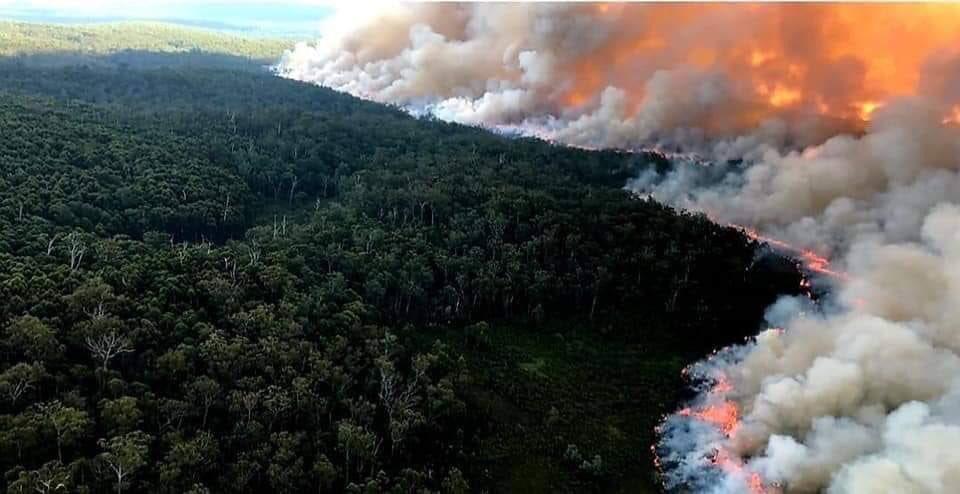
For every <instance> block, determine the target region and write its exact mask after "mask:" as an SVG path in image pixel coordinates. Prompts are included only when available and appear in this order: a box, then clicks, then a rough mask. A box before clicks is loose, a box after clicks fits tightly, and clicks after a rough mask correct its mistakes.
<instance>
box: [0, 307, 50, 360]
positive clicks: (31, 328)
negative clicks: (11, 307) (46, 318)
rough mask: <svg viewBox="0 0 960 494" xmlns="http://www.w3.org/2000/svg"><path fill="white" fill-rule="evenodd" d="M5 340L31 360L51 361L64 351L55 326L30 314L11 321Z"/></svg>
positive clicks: (10, 346)
mask: <svg viewBox="0 0 960 494" xmlns="http://www.w3.org/2000/svg"><path fill="white" fill-rule="evenodd" d="M3 342H4V344H5V345H6V346H7V347H9V348H10V349H12V350H14V351H16V352H20V353H22V355H23V356H24V357H26V358H27V359H30V360H31V361H40V362H49V361H52V360H54V359H56V358H58V357H59V356H60V355H61V354H62V353H63V345H61V344H60V342H59V341H57V337H56V332H55V331H54V330H53V328H51V327H50V326H47V325H46V324H44V322H43V321H41V320H40V319H38V318H36V317H33V316H29V315H28V316H22V317H19V318H17V319H14V320H13V321H11V323H10V325H9V326H8V327H7V331H6V338H4V340H3Z"/></svg>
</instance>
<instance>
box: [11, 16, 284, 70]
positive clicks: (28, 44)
mask: <svg viewBox="0 0 960 494" xmlns="http://www.w3.org/2000/svg"><path fill="white" fill-rule="evenodd" d="M290 45H291V41H290V40H281V39H270V38H256V37H242V36H236V35H230V34H225V33H218V32H213V31H208V30H203V29H191V28H186V27H181V26H175V25H171V24H164V23H155V22H118V23H109V24H87V25H75V26H69V25H56V24H35V23H27V22H10V21H0V56H24V55H38V54H43V55H81V56H108V55H114V54H118V53H123V52H130V51H134V52H152V53H166V54H182V53H194V54H196V53H203V54H216V55H229V56H233V57H242V58H247V59H250V60H254V61H258V62H267V63H272V62H274V61H276V60H277V59H278V58H279V57H280V55H281V54H282V53H283V50H285V49H286V48H288V47H289V46H290Z"/></svg>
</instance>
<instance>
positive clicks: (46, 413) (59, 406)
mask: <svg viewBox="0 0 960 494" xmlns="http://www.w3.org/2000/svg"><path fill="white" fill-rule="evenodd" d="M37 411H38V412H39V415H40V417H41V418H42V420H43V422H44V423H45V424H46V425H49V426H50V427H51V428H52V429H53V432H54V435H55V436H56V440H57V459H58V460H59V461H60V463H63V448H64V446H70V445H72V444H73V443H74V442H76V441H77V440H78V439H80V438H81V437H82V436H83V434H84V433H86V431H87V430H88V429H89V427H90V418H89V416H87V412H84V411H83V410H78V409H76V408H73V407H68V406H64V405H63V403H61V402H60V401H52V402H49V403H41V404H39V405H37Z"/></svg>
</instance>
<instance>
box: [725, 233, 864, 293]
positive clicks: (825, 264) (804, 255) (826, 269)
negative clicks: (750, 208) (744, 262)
mask: <svg viewBox="0 0 960 494" xmlns="http://www.w3.org/2000/svg"><path fill="white" fill-rule="evenodd" d="M730 226H731V227H733V228H736V229H738V230H740V231H742V232H743V234H744V235H746V236H748V237H750V238H752V239H753V240H756V241H758V242H763V243H765V244H767V245H770V246H771V247H773V248H774V249H777V250H781V251H784V252H786V253H788V254H790V255H793V256H796V257H797V260H799V261H800V262H801V263H802V264H803V267H804V268H805V269H807V270H809V271H811V272H813V273H816V274H821V275H824V276H828V277H830V278H833V279H836V280H839V281H844V280H846V279H847V273H844V272H843V271H837V270H835V269H833V268H832V267H830V260H829V259H827V258H826V257H824V256H821V255H819V254H817V253H816V252H814V251H812V250H809V249H801V248H799V247H795V246H793V245H790V244H788V243H786V242H784V241H782V240H777V239H775V238H772V237H767V236H764V235H762V234H760V233H759V232H757V231H756V230H754V229H752V228H747V227H743V226H740V225H730ZM805 282H806V283H809V281H805ZM801 283H804V282H801Z"/></svg>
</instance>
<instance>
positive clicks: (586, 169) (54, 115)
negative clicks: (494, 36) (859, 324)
mask: <svg viewBox="0 0 960 494" xmlns="http://www.w3.org/2000/svg"><path fill="white" fill-rule="evenodd" d="M135 31H136V29H135ZM145 32H149V30H147V31H145ZM124 46H126V45H124ZM145 48H153V47H150V46H145ZM82 60H85V59H82ZM148 65H149V64H148ZM0 128H2V129H3V135H4V139H3V140H0V162H2V163H3V166H2V167H0V273H2V274H0V331H2V334H0V471H3V472H6V475H5V476H4V480H3V481H2V487H5V488H7V489H8V490H10V489H13V488H20V487H23V488H25V489H26V488H34V489H35V488H36V487H35V486H37V485H39V484H37V482H40V479H54V480H57V481H58V482H62V483H64V484H65V485H66V484H68V485H70V486H71V487H70V488H71V489H76V490H78V491H86V492H107V491H116V492H124V491H129V490H131V489H136V490H142V491H146V492H208V491H209V492H228V491H229V492H265V491H269V492H302V491H307V490H310V491H313V490H332V491H355V492H418V491H429V492H437V491H446V492H465V491H467V490H471V489H473V490H479V489H498V488H502V487H503V486H504V485H505V482H504V478H508V477H510V476H511V475H513V474H514V473H511V472H512V471H511V470H509V469H507V468H505V467H504V465H503V461H505V460H504V459H507V458H508V459H512V460H516V459H519V458H524V457H525V458H526V459H527V460H529V461H535V462H536V461H539V462H540V463H539V464H538V465H540V467H538V468H540V470H539V471H538V472H537V474H536V475H526V477H527V478H530V479H533V478H537V479H544V483H543V484H542V485H541V487H542V486H546V488H547V489H551V488H556V490H563V489H567V490H571V489H573V490H577V489H579V490H580V491H589V490H591V489H593V490H597V489H603V488H609V487H611V486H614V485H623V482H625V481H626V480H625V479H626V477H627V476H626V475H625V474H624V472H625V471H626V470H628V469H636V468H638V467H637V465H638V464H639V465H649V464H650V463H649V462H645V460H644V461H639V462H638V460H637V455H634V456H632V457H630V458H631V459H630V461H627V460H626V459H625V458H626V457H625V456H624V455H623V454H617V453H616V452H615V451H614V450H613V448H615V447H630V448H639V449H641V450H643V451H646V447H647V446H648V445H649V444H650V443H651V442H652V437H651V434H652V432H651V430H652V422H653V421H655V417H654V415H655V414H659V413H662V412H663V411H665V410H666V409H668V408H669V407H670V406H671V405H672V404H673V403H674V402H675V400H676V398H677V396H676V392H677V389H679V386H680V383H679V382H678V381H679V377H678V374H679V369H680V367H681V366H682V365H683V362H685V361H687V360H689V359H692V358H694V357H696V356H698V355H700V354H702V353H704V352H706V351H707V350H708V349H710V348H712V347H713V346H715V345H718V344H726V343H729V342H731V341H736V340H738V339H741V338H743V337H744V336H745V335H747V334H749V333H750V332H751V331H752V330H753V329H754V327H755V325H756V324H757V322H758V320H759V317H760V314H761V311H762V309H763V307H765V306H766V305H767V304H768V303H769V302H770V301H771V300H772V298H773V297H774V296H776V294H777V293H779V292H783V291H789V290H795V289H796V287H797V286H798V285H799V283H798V281H799V280H798V277H797V276H798V275H797V273H796V272H795V270H794V269H793V266H792V265H791V264H789V263H784V262H783V261H776V260H773V261H770V260H765V259H762V258H758V254H757V246H756V244H755V243H754V242H752V241H750V240H749V239H746V238H744V237H743V236H742V235H741V234H740V233H739V232H737V231H735V230H733V229H730V228H724V227H719V226H717V225H715V224H713V223H711V222H710V221H708V220H707V219H706V218H705V217H703V216H698V215H690V214H686V213H681V212H678V211H675V210H673V209H671V208H668V207H666V206H664V205H661V204H658V203H656V202H653V201H649V200H644V199H639V198H636V197H633V196H632V195H631V194H629V193H628V192H626V191H624V190H622V189H621V187H622V184H623V183H624V182H625V180H626V179H627V178H628V177H630V176H633V175H634V174H636V173H638V172H639V171H640V170H641V169H643V168H644V167H648V166H662V163H659V162H658V161H657V158H656V157H655V156H652V155H646V154H643V153H636V154H630V153H620V152H592V151H585V150H576V149H568V148H563V147H559V146H554V145H551V144H549V143H545V142H541V141H537V140H533V139H508V138H505V137H502V136H497V135H493V134H490V133H487V132H484V131H482V130H479V129H474V128H469V127H463V126H458V125H451V124H445V123H441V122H436V121H432V120H427V119H415V118H412V117H409V116H407V115H405V114H404V113H402V112H400V111H397V110H395V109H390V108H385V107H382V106H379V105H375V104H372V103H367V102H362V101H358V100H356V99H353V98H350V97H348V96H344V95H341V94H336V93H333V92H331V91H327V90H325V89H321V88H316V87H313V86H307V85H303V84H299V83H295V82H291V81H287V80H282V79H278V78H275V77H273V76H271V75H269V74H264V73H257V72H250V71H237V70H224V69H222V68H185V67H182V66H176V65H175V64H174V65H173V66H171V65H170V64H166V63H159V64H157V65H154V66H150V67H147V68H144V67H119V66H116V65H115V64H100V63H86V64H83V65H68V66H37V65H35V64H32V63H29V61H25V60H24V59H23V58H21V59H19V60H6V61H0ZM565 319H566V320H571V321H576V322H577V325H578V326H579V327H580V329H579V330H580V331H581V332H582V333H584V334H586V335H589V338H591V339H590V340H589V341H590V344H584V345H583V346H576V345H577V343H576V341H578V340H577V339H574V340H572V341H570V342H569V345H568V344H567V342H566V341H563V342H562V344H561V343H557V346H555V347H552V346H551V347H544V346H540V345H539V344H532V343H530V339H531V338H532V339H535V340H537V341H538V339H539V338H553V336H548V335H545V334H544V332H545V331H550V330H551V329H550V328H554V327H555V326H556V323H555V321H558V320H565ZM611 321H630V322H631V324H612V323H611ZM503 328H510V332H509V333H507V334H505V333H504V331H503ZM567 329H569V328H567ZM567 329H564V331H563V332H562V333H564V334H565V333H566V332H567ZM511 339H512V340H513V343H511V341H512V340H511ZM551 341H553V340H551ZM611 341H616V342H618V343H616V344H612V343H610V342H611ZM571 345H572V346H571ZM616 345H628V346H629V347H630V348H635V347H636V346H637V345H646V346H647V347H648V348H650V349H651V350H647V351H644V352H639V351H638V353H629V354H627V355H623V354H619V353H615V347H616ZM518 347H519V349H518ZM591 348H594V349H596V348H603V349H604V352H612V353H610V355H614V354H616V355H621V356H622V357H623V359H622V360H617V362H618V363H619V364H623V363H624V362H628V363H630V365H629V366H627V365H618V366H613V365H609V366H608V365H607V364H606V363H609V362H610V360H607V359H612V358H613V357H610V355H607V354H605V353H603V352H599V351H589V350H590V349H591ZM544 349H546V350H544ZM652 349H655V351H654V350H652ZM634 357H638V358H637V359H636V360H630V359H633V358H634ZM612 368H623V369H631V370H629V371H625V373H624V374H620V375H619V376H620V377H618V378H616V379H614V378H613V377H611V376H612V375H613V374H611V373H610V372H611V371H610V369H612ZM565 382H570V383H575V385H570V386H568V385H565V384H563V383H565ZM592 382H600V383H601V384H600V385H598V386H597V387H590V386H589V384H590V383H592ZM604 383H606V384H604ZM624 393H626V394H631V395H634V396H638V397H642V399H640V398H636V399H628V398H623V399H621V398H618V397H622V395H623V394H624ZM632 407H636V408H638V409H640V408H642V407H648V408H645V409H643V410H644V411H642V412H637V413H632V412H624V410H625V409H630V408H632ZM589 417H595V418H597V417H600V418H603V420H605V423H604V424H602V425H601V424H599V423H598V422H597V421H595V420H593V419H589V420H587V419H586V418H589ZM514 419H516V420H514ZM580 419H583V420H584V422H583V423H585V424H587V425H589V427H588V428H586V429H584V430H586V431H589V432H590V434H589V435H586V434H580V435H575V434H571V431H574V430H576V427H577V424H576V423H575V422H571V421H575V420H580ZM503 424H509V425H510V427H505V426H503ZM531 424H543V427H548V429H542V428H540V425H537V426H536V427H534V426H531ZM516 425H522V426H524V427H525V429H515V428H513V427H514V426H516ZM549 427H553V429H549ZM557 430H560V431H566V432H564V433H563V436H564V437H562V438H559V437H556V435H555V433H556V431H557ZM574 436H576V437H574ZM628 437H632V438H633V439H629V440H628V439H624V438H628ZM520 441H526V442H524V443H522V444H521V442H520ZM524 444H525V445H524ZM569 444H575V445H576V446H577V448H578V452H579V453H580V454H581V457H580V458H579V459H578V461H576V462H572V460H571V461H566V462H565V460H564V458H563V453H564V451H565V448H566V447H567V446H568V445H569ZM528 448H529V449H528ZM597 455H599V456H597ZM574 463H575V464H574ZM544 465H546V466H544ZM485 466H492V470H489V471H485V470H484V467H485ZM563 468H566V469H568V470H569V471H567V470H560V469H563ZM490 471H492V472H498V473H502V474H503V476H502V477H498V478H494V477H492V476H491V475H490V474H489V472H490ZM645 472H646V471H645ZM527 473H528V472H527ZM646 473H649V472H646ZM67 477H69V481H68V480H64V479H67ZM643 477H644V478H647V477H649V475H644V476H643ZM507 484H509V483H507ZM18 486H20V487H18ZM513 487H515V486H513ZM507 490H509V489H507ZM514 490H516V489H514Z"/></svg>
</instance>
